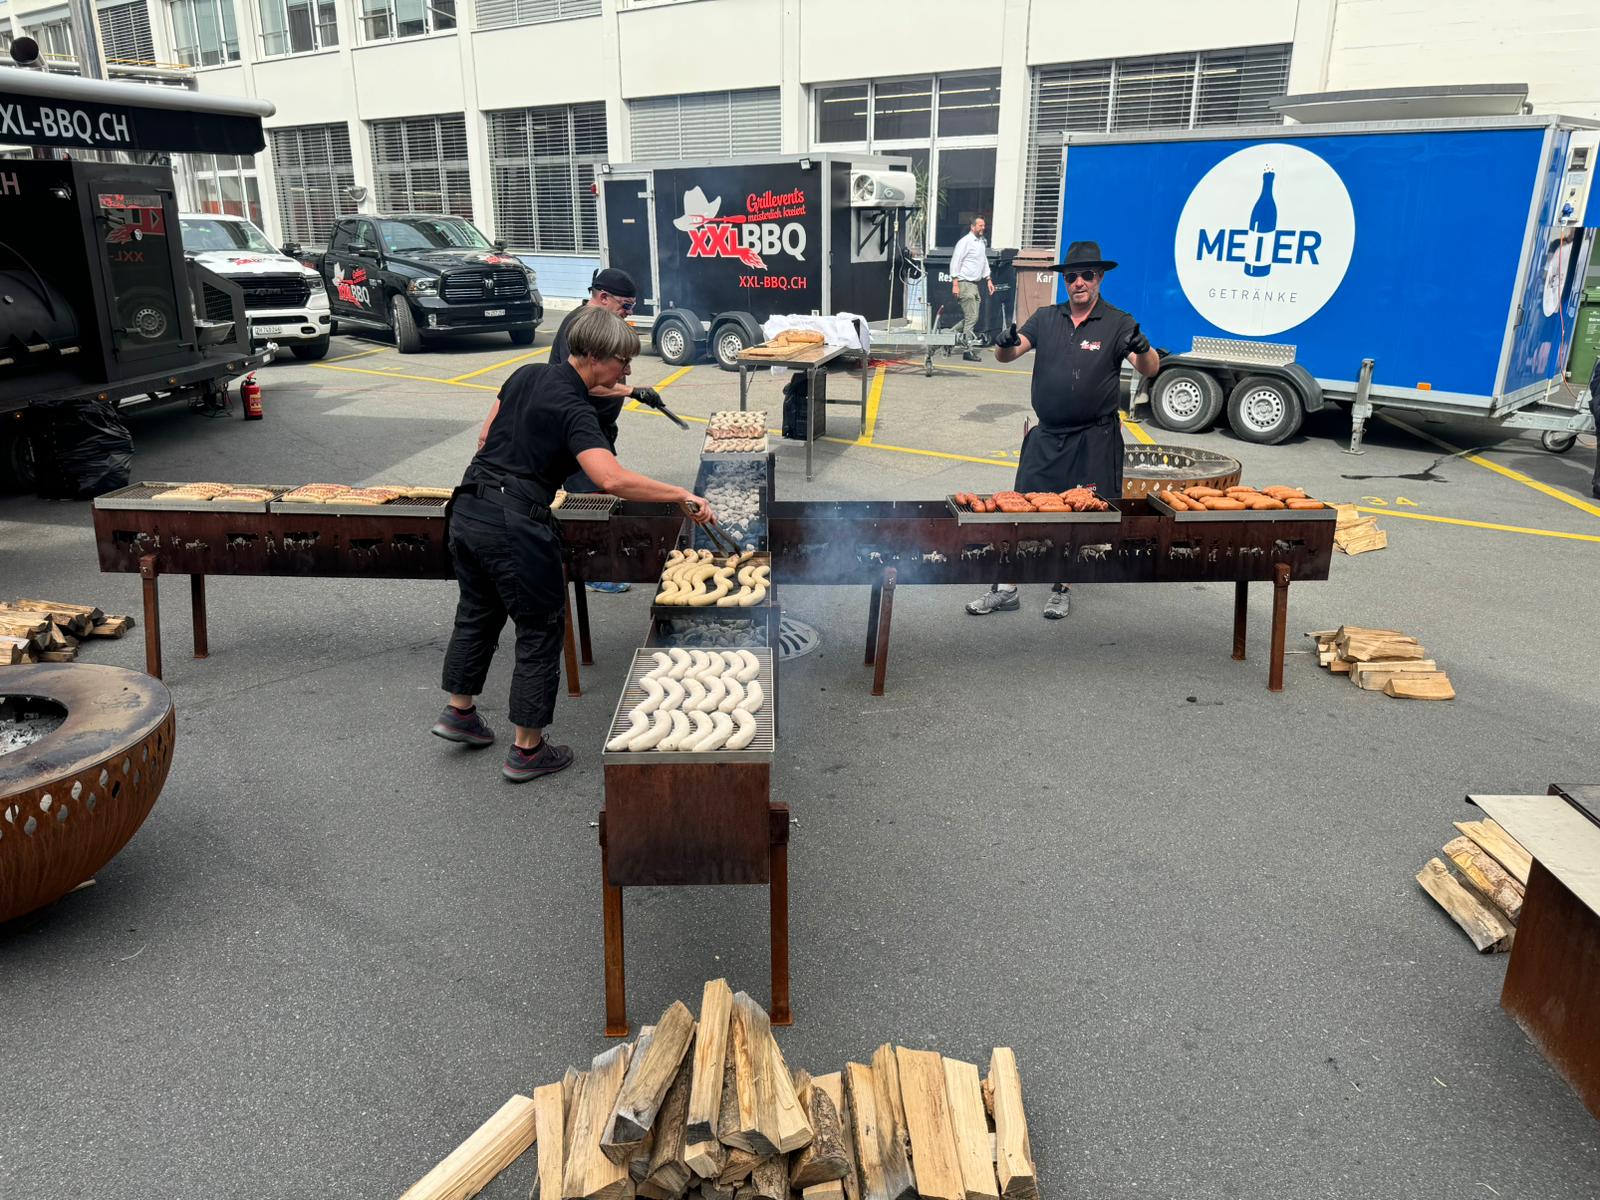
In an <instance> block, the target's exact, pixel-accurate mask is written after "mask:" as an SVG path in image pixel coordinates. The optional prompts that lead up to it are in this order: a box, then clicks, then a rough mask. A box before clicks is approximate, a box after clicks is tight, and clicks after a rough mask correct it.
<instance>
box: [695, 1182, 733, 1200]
mask: <svg viewBox="0 0 1600 1200" xmlns="http://www.w3.org/2000/svg"><path fill="white" fill-rule="evenodd" d="M738 1194H739V1189H738V1187H723V1186H722V1185H721V1184H720V1183H718V1182H717V1181H716V1180H714V1179H702V1180H701V1181H700V1200H733V1198H734V1197H735V1196H737V1195H738Z"/></svg>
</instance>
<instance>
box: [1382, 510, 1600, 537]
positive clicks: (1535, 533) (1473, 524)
mask: <svg viewBox="0 0 1600 1200" xmlns="http://www.w3.org/2000/svg"><path fill="white" fill-rule="evenodd" d="M1356 509H1357V511H1358V512H1364V513H1372V514H1373V515H1375V516H1379V517H1404V518H1405V519H1406V520H1408V521H1436V522H1438V523H1439V524H1440V525H1465V526H1466V527H1467V528H1468V529H1494V530H1498V531H1499V532H1500V533H1523V534H1527V535H1528V536H1529V537H1548V538H1566V539H1567V540H1569V541H1574V542H1600V535H1597V534H1593V533H1563V532H1561V531H1560V530H1558V529H1529V528H1528V527H1526V526H1524V525H1495V524H1492V523H1491V522H1489V521H1464V520H1462V519H1461V518H1460V517H1434V516H1429V515H1428V514H1427V513H1413V512H1400V511H1398V510H1396V509H1393V508H1364V507H1362V506H1360V505H1357V506H1356Z"/></svg>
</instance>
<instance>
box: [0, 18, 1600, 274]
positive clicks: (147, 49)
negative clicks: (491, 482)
mask: <svg viewBox="0 0 1600 1200" xmlns="http://www.w3.org/2000/svg"><path fill="white" fill-rule="evenodd" d="M98 9H99V17H100V31H101V40H102V54H103V56H104V58H105V59H106V61H107V63H108V69H109V70H110V71H111V72H112V73H122V74H131V75H138V76H141V77H146V78H149V79H150V80H151V81H153V82H161V83H170V82H181V83H184V84H186V85H187V86H193V87H196V88H198V89H199V90H200V91H202V92H208V93H215V94H220V95H232V96H250V97H260V98H263V99H267V100H270V101H272V102H273V103H274V104H275V105H276V106H277V110H278V111H277V115H276V116H275V117H273V118H272V119H270V120H269V121H268V122H267V126H268V146H267V149H266V151H265V152H264V153H262V154H260V155H257V156H255V158H254V159H245V160H236V159H231V158H216V157H210V156H187V157H186V158H185V160H184V161H183V162H181V163H179V164H178V167H179V177H180V179H181V181H182V185H183V187H184V188H185V189H186V192H187V202H188V203H189V204H190V205H192V206H194V207H210V208H217V209H224V210H227V211H232V212H242V213H248V214H250V215H252V216H255V217H256V218H257V219H258V220H259V222H260V223H261V224H262V225H263V226H264V227H265V228H266V229H267V231H268V232H269V233H270V234H272V235H273V236H274V237H276V238H278V239H280V240H292V241H299V242H301V243H303V244H305V245H318V244H320V242H321V240H322V239H323V238H324V237H325V236H326V231H327V229H328V227H329V225H330V224H331V222H332V221H333V219H334V218H335V217H336V216H338V215H340V214H342V213H348V212H354V211H357V210H359V209H363V208H365V209H369V210H370V209H377V210H386V209H387V210H394V209H412V210H427V211H444V212H453V213H458V214H460V215H462V216H467V217H470V218H472V219H473V220H474V221H475V222H476V223H477V224H478V225H479V226H480V227H481V228H482V229H484V231H485V232H487V233H488V234H490V236H492V237H497V238H501V239H503V240H505V241H506V242H507V243H508V244H509V245H510V246H512V247H513V248H514V249H516V250H517V251H519V252H521V253H523V254H524V255H525V256H526V257H528V258H529V260H530V261H532V262H534V263H535V265H537V266H538V268H539V270H540V277H541V282H542V284H543V286H544V288H545V291H546V292H547V294H550V295H553V296H567V295H576V294H578V293H579V292H580V291H581V290H582V288H583V287H584V286H586V285H587V281H588V278H589V274H590V272H591V271H592V270H593V268H594V267H595V266H596V265H597V264H598V260H599V229H598V223H597V220H596V209H595V200H594V196H593V188H592V184H593V182H594V179H595V176H596V173H597V172H598V170H599V167H600V164H601V163H604V162H612V163H622V162H629V161H639V160H646V159H662V158H700V157H707V158H716V157H725V156H728V155H735V154H755V153H766V152H775V153H782V154H796V155H799V154H804V153H806V152H809V151H812V150H823V149H831V150H852V149H854V150H871V151H875V152H882V153H893V154H903V155H907V156H909V157H910V158H911V159H912V161H913V163H914V165H915V169H916V170H917V172H918V174H919V176H920V177H921V182H922V183H923V185H924V188H925V191H926V194H927V195H928V197H929V208H930V211H929V213H928V230H929V240H930V242H931V244H932V245H935V246H940V247H949V246H951V245H953V243H954V242H955V240H956V239H957V238H958V237H959V236H960V234H961V233H962V232H963V231H964V230H965V227H966V225H967V223H968V222H969V221H970V220H971V218H972V217H974V216H980V215H981V216H984V217H986V218H987V219H988V220H989V223H990V227H991V233H992V239H991V240H992V244H994V245H997V246H1019V247H1027V248H1052V247H1054V245H1055V241H1056V236H1057V233H1056V229H1055V219H1056V218H1055V213H1056V207H1057V204H1058V201H1059V196H1060V146H1061V135H1062V133H1063V132H1065V131H1069V130H1071V131H1095V130H1100V131H1104V130H1111V131H1124V130H1144V129H1169V128H1184V127H1194V126H1206V125H1224V124H1235V123H1239V122H1251V121H1268V120H1272V119H1273V117H1272V114H1271V112H1270V111H1269V109H1268V107H1267V105H1268V101H1270V100H1271V99H1272V98H1273V97H1275V96H1278V95H1281V94H1283V93H1285V92H1290V93H1303V92H1315V91H1324V90H1344V89H1353V88H1369V87H1402V86H1418V85H1429V84H1467V83H1507V82H1526V83H1527V84H1528V85H1529V89H1530V92H1529V101H1530V103H1531V104H1532V106H1533V108H1534V109H1535V111H1540V112H1561V113H1566V114H1568V115H1572V116H1582V117H1600V17H1597V16H1596V15H1595V9H1594V6H1593V0H1525V2H1524V3H1523V4H1521V5H1520V6H1514V7H1508V6H1505V5H1503V4H1500V3H1496V2H1492V0H1453V2H1452V0H1229V2H1228V3H1226V4H1222V5H1205V4H1195V3H1192V2H1190V0H1128V2H1127V3H1125V4H1121V5H1117V6H1114V7H1113V8H1112V9H1109V10H1108V9H1101V8H1099V7H1098V6H1091V5H1088V4H1086V3H1082V2H1081V0H917V2H916V3H910V2H907V0H116V2H114V3H108V2H106V0H101V2H100V3H99V4H98ZM7 19H9V25H10V29H11V31H12V32H14V33H18V34H20V33H23V32H27V33H29V34H31V35H33V36H35V37H36V38H37V39H38V40H39V41H40V43H41V45H43V46H44V48H45V50H46V53H47V54H48V55H50V56H51V62H52V66H53V67H54V68H55V69H71V66H72V62H73V53H74V51H73V47H72V45H71V31H70V26H69V25H68V24H67V22H66V9H65V8H64V6H63V5H62V4H61V3H60V2H59V0H0V29H4V27H5V26H6V24H7Z"/></svg>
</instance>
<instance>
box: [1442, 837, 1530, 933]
mask: <svg viewBox="0 0 1600 1200" xmlns="http://www.w3.org/2000/svg"><path fill="white" fill-rule="evenodd" d="M1444 853H1445V857H1447V858H1448V859H1449V860H1450V861H1451V862H1453V863H1455V865H1456V870H1457V871H1459V872H1461V878H1462V879H1464V880H1466V881H1467V886H1468V887H1470V888H1471V889H1472V890H1473V891H1475V892H1477V893H1478V895H1480V896H1482V897H1483V898H1484V899H1485V900H1487V901H1489V902H1490V903H1491V904H1493V905H1494V906H1495V907H1496V908H1498V909H1499V910H1500V911H1501V912H1503V913H1505V915H1506V916H1507V917H1509V918H1511V923H1512V924H1513V925H1515V924H1516V923H1517V922H1518V921H1519V920H1520V919H1521V918H1522V890H1523V889H1522V885H1521V884H1520V883H1518V882H1517V881H1516V880H1515V879H1513V878H1511V876H1510V875H1509V874H1508V873H1507V872H1506V869H1505V868H1504V867H1502V866H1501V865H1500V864H1499V863H1497V862H1495V860H1494V859H1493V858H1491V857H1490V856H1489V855H1488V854H1487V853H1485V852H1484V851H1482V850H1480V849H1479V848H1478V844H1477V843H1476V842H1474V841H1473V840H1472V839H1471V838H1469V837H1458V838H1452V839H1451V840H1450V841H1448V842H1446V843H1445V846H1444Z"/></svg>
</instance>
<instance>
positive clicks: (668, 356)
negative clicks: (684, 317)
mask: <svg viewBox="0 0 1600 1200" xmlns="http://www.w3.org/2000/svg"><path fill="white" fill-rule="evenodd" d="M656 353H657V354H659V355H661V361H662V362H664V363H666V364H667V365H668V366H669V367H682V366H687V365H688V364H689V363H691V362H693V361H694V338H693V337H692V336H691V335H690V333H689V327H688V326H687V325H685V324H684V323H683V322H682V321H680V320H679V319H678V318H677V317H663V318H662V319H661V320H659V321H657V322H656Z"/></svg>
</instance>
